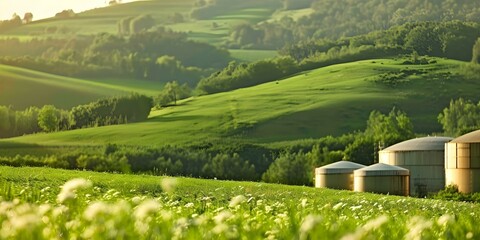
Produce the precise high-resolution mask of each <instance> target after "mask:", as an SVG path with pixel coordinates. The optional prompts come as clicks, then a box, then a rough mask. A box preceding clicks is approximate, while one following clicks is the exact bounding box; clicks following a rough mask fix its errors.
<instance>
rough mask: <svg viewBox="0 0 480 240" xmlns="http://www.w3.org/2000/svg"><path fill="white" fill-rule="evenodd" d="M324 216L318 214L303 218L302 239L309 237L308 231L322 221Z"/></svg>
mask: <svg viewBox="0 0 480 240" xmlns="http://www.w3.org/2000/svg"><path fill="white" fill-rule="evenodd" d="M321 221H322V217H321V216H318V215H308V216H307V217H305V219H303V222H302V225H301V226H300V239H307V236H308V233H309V232H310V231H312V230H313V229H314V228H315V227H316V226H317V225H318V224H319V223H320V222H321Z"/></svg>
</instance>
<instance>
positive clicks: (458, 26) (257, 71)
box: [197, 21, 480, 94]
mask: <svg viewBox="0 0 480 240" xmlns="http://www.w3.org/2000/svg"><path fill="white" fill-rule="evenodd" d="M479 37H480V24H478V23H463V22H458V21H452V22H423V23H407V24H404V25H402V26H397V27H392V28H390V29H388V30H385V31H379V32H372V33H369V34H365V35H360V36H355V37H350V38H341V39H338V40H335V41H334V40H327V39H318V40H311V41H305V42H301V43H298V44H292V45H288V46H286V47H284V48H283V49H282V50H281V51H280V54H281V55H282V56H281V57H279V58H276V59H270V60H261V61H257V62H253V63H248V64H246V63H242V64H238V63H235V62H231V63H230V64H229V65H228V66H227V67H226V68H224V69H223V70H221V71H217V72H215V73H213V74H212V75H210V76H208V77H205V78H203V79H201V80H200V82H199V83H198V85H197V89H198V90H199V91H200V92H202V93H207V94H209V93H216V92H222V91H229V90H233V89H237V88H241V87H249V86H254V85H257V84H260V83H265V82H269V81H274V80H278V79H281V78H284V77H287V76H290V75H291V74H294V73H298V72H301V71H306V70H312V69H316V68H320V67H325V66H329V65H333V64H339V63H346V62H352V61H358V60H365V59H372V58H384V57H389V56H392V57H393V56H398V55H401V54H411V53H415V54H416V55H421V56H423V55H429V56H436V57H447V58H451V59H457V60H463V61H470V60H472V59H477V61H478V58H479V57H478V56H480V52H479V50H478V49H480V47H479V46H480V44H479V43H478V42H477V44H475V43H476V41H477V39H478V38H479ZM474 45H475V46H474ZM472 48H473V50H472ZM470 75H472V74H470Z"/></svg>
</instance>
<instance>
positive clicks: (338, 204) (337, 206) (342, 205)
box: [333, 202, 344, 210]
mask: <svg viewBox="0 0 480 240" xmlns="http://www.w3.org/2000/svg"><path fill="white" fill-rule="evenodd" d="M342 207H344V203H342V202H339V203H337V204H335V206H333V210H338V209H340V208H342Z"/></svg>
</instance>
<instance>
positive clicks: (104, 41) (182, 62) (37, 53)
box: [0, 28, 229, 86]
mask: <svg viewBox="0 0 480 240" xmlns="http://www.w3.org/2000/svg"><path fill="white" fill-rule="evenodd" d="M0 56H3V57H0V63H2V64H7V65H13V66H19V67H23V68H29V69H34V70H39V71H44V72H49V73H55V74H59V75H64V76H78V77H86V76H93V77H99V76H104V77H105V76H108V77H126V76H131V77H134V78H138V79H148V80H152V81H159V82H167V81H173V80H177V81H179V82H181V83H188V84H189V85H191V86H195V84H196V82H197V81H198V80H199V79H200V78H201V77H202V76H204V75H206V74H208V73H210V72H211V71H212V70H211V69H217V68H220V67H222V66H225V65H226V63H227V62H228V60H229V54H228V52H227V51H225V50H221V49H217V48H215V47H213V46H210V45H208V44H205V43H198V42H193V41H191V40H188V39H187V37H186V35H185V34H183V33H176V32H172V31H170V30H166V29H164V28H158V29H156V30H153V31H149V32H141V33H137V34H132V35H130V36H128V37H122V36H116V35H112V34H107V33H101V34H98V35H95V36H84V37H78V36H74V37H73V38H69V39H50V38H47V39H37V38H33V39H31V40H29V41H20V40H18V39H16V38H7V39H3V40H0ZM205 56H208V59H209V61H205V60H204V57H205Z"/></svg>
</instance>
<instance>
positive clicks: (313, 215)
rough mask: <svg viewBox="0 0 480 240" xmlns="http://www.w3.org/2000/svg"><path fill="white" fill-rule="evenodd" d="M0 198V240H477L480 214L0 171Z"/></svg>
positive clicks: (243, 185) (448, 205) (333, 194)
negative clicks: (2, 239)
mask: <svg viewBox="0 0 480 240" xmlns="http://www.w3.org/2000/svg"><path fill="white" fill-rule="evenodd" d="M73 178H75V179H76V180H74V181H69V182H67V183H65V182H66V181H67V180H71V179H73ZM79 178H81V179H79ZM64 183H65V184H64ZM62 185H63V187H61V186H62ZM0 197H1V199H2V200H1V201H0V206H1V207H2V208H0V224H2V226H4V227H3V228H2V236H3V237H10V238H12V239H31V238H33V237H35V239H51V238H53V237H58V236H62V237H69V238H77V237H81V238H88V239H106V238H112V236H115V237H116V238H126V239H151V238H158V239H172V238H175V239H198V238H199V237H200V238H202V239H230V238H242V239H243V238H245V239H264V238H266V237H269V238H275V239H340V238H342V237H344V238H345V239H359V238H361V239H362V238H368V239H379V238H384V237H385V236H388V238H389V239H416V238H419V239H420V238H426V239H450V238H452V239H464V238H466V239H468V238H475V237H476V236H478V235H480V230H479V228H477V227H476V225H475V223H476V221H477V217H478V215H479V214H480V211H479V209H480V208H478V206H477V205H476V204H471V203H464V202H448V201H439V200H429V199H415V198H405V197H397V196H385V195H376V194H368V193H354V192H349V191H335V190H328V189H314V188H309V187H292V186H282V185H275V184H265V183H254V182H233V181H217V180H201V179H191V178H166V177H154V176H134V175H120V174H105V173H93V172H85V171H62V170H53V169H47V168H10V167H0ZM13 199H16V200H13ZM40 204H41V205H40ZM26 221H28V224H20V223H24V222H26Z"/></svg>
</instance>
